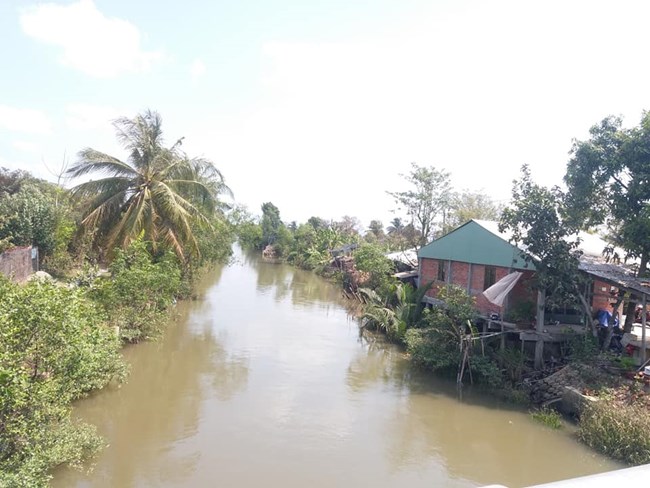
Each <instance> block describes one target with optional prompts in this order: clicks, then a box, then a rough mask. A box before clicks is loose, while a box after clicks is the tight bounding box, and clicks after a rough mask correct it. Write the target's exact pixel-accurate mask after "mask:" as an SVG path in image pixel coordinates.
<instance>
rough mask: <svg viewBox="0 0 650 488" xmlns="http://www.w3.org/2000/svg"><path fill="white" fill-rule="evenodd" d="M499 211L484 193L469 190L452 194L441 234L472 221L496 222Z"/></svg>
mask: <svg viewBox="0 0 650 488" xmlns="http://www.w3.org/2000/svg"><path fill="white" fill-rule="evenodd" d="M501 210H502V209H501V207H500V206H499V205H498V204H497V203H495V202H494V201H493V200H492V199H491V198H490V197H489V196H488V195H486V194H484V193H480V192H472V191H469V190H465V191H463V192H461V193H453V194H452V195H451V198H450V209H449V216H448V218H447V222H446V228H445V229H443V232H445V233H446V232H449V231H451V230H453V229H455V228H456V227H459V226H460V225H462V224H464V223H465V222H468V221H470V220H472V219H480V220H497V219H498V218H499V215H500V214H501Z"/></svg>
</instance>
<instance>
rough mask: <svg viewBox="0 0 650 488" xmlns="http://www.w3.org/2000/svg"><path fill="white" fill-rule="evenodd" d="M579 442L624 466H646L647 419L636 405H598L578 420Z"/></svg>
mask: <svg viewBox="0 0 650 488" xmlns="http://www.w3.org/2000/svg"><path fill="white" fill-rule="evenodd" d="M578 436H579V437H580V439H581V440H582V441H583V442H584V443H585V444H587V445H588V446H590V447H592V448H593V449H595V450H597V451H600V452H602V453H603V454H606V455H608V456H610V457H612V458H614V459H618V460H620V461H623V462H626V463H628V464H632V465H636V464H646V463H650V415H649V414H648V412H647V411H646V410H645V409H644V408H642V406H641V405H639V404H628V405H625V404H622V403H620V402H611V401H601V402H598V403H596V404H593V405H591V406H590V407H588V408H587V409H586V410H585V411H584V412H583V414H582V417H581V418H580V430H579V431H578Z"/></svg>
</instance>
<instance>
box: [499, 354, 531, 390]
mask: <svg viewBox="0 0 650 488" xmlns="http://www.w3.org/2000/svg"><path fill="white" fill-rule="evenodd" d="M494 359H495V360H496V362H497V363H498V364H499V365H500V366H501V368H502V371H503V373H502V374H503V376H504V379H506V380H507V381H509V382H510V384H516V383H517V382H519V381H521V378H522V375H523V373H524V370H525V364H526V363H525V360H526V356H525V355H524V354H523V353H522V352H521V350H520V349H518V348H514V347H505V348H504V349H503V351H502V350H500V349H499V350H498V351H495V353H494Z"/></svg>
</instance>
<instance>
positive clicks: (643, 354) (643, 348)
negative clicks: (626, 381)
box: [641, 293, 646, 364]
mask: <svg viewBox="0 0 650 488" xmlns="http://www.w3.org/2000/svg"><path fill="white" fill-rule="evenodd" d="M645 307H646V296H645V293H644V294H643V312H642V313H641V364H645V362H646V342H645V325H646V317H645V313H646V312H645Z"/></svg>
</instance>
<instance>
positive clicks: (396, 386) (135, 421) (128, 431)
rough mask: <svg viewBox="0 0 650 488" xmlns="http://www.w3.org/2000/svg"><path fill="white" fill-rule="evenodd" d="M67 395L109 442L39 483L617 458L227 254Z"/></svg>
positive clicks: (423, 474)
mask: <svg viewBox="0 0 650 488" xmlns="http://www.w3.org/2000/svg"><path fill="white" fill-rule="evenodd" d="M124 355H125V357H126V360H127V361H128V362H129V363H130V365H131V375H130V377H129V380H128V383H126V384H125V385H123V386H121V387H119V388H107V389H105V390H103V391H101V392H99V393H97V394H94V395H92V396H91V397H90V398H87V399H85V400H82V401H80V402H78V403H77V405H76V407H75V415H76V416H78V417H79V418H81V419H83V420H85V421H88V422H90V423H92V424H95V425H96V426H97V427H98V429H99V432H100V433H101V434H102V435H103V436H105V438H106V440H107V442H108V444H109V446H108V447H107V448H106V449H105V450H104V451H102V453H101V454H100V456H99V457H98V459H97V460H96V464H95V467H94V470H93V471H92V472H90V473H85V472H78V471H73V470H69V469H64V470H58V471H57V472H56V473H55V478H54V480H53V483H52V486H54V487H60V488H63V487H66V488H67V487H119V488H123V487H124V488H127V487H172V486H173V487H178V486H184V487H207V486H220V487H259V486H263V487H272V488H274V487H282V488H293V487H300V488H303V487H348V486H349V487H359V486H372V487H397V486H409V488H417V487H473V486H480V485H485V484H491V483H502V484H505V485H508V486H509V487H513V488H514V487H519V486H526V485H531V484H537V483H542V482H549V481H554V480H558V479H564V478H570V477H575V476H580V475H585V474H591V473H597V472H601V471H606V470H610V469H614V468H617V467H619V466H618V465H617V464H615V463H613V462H612V461H609V460H607V459H605V458H603V457H601V456H599V455H597V454H595V453H593V452H592V451H591V450H589V449H587V448H586V447H584V446H582V445H581V444H580V443H578V442H577V441H576V440H575V439H574V437H573V436H572V434H571V433H570V432H569V431H570V429H569V428H566V427H565V428H564V429H563V430H561V431H554V430H551V429H549V428H547V427H545V426H543V425H541V424H539V423H537V422H535V421H534V420H532V419H531V418H530V416H529V415H528V414H527V413H526V412H524V411H522V410H521V409H518V408H515V407H512V406H509V405H506V404H503V403H499V402H498V401H497V400H494V399H491V398H490V397H489V396H485V395H481V394H479V393H478V392H477V393H474V392H472V391H471V390H466V391H465V392H464V395H463V398H462V401H460V400H459V398H458V395H457V392H456V389H455V387H454V385H453V384H451V383H450V382H446V381H443V380H440V379H439V378H436V377H435V376H432V375H430V374H427V373H423V372H421V371H418V370H417V369H416V368H414V367H412V366H411V364H410V363H409V362H408V360H407V359H406V358H405V357H404V354H403V353H402V351H401V350H400V349H399V348H397V347H394V346H391V345H387V344H385V343H383V341H382V340H381V338H373V337H372V336H370V337H369V338H360V337H359V332H358V326H357V324H356V322H355V321H354V320H352V319H350V318H349V315H348V313H347V309H346V304H345V302H344V301H343V299H342V298H341V296H340V291H339V290H338V288H337V287H336V286H334V285H332V284H330V283H328V282H326V281H324V280H323V279H321V278H319V277H318V276H316V275H314V274H313V273H309V272H305V271H301V270H297V269H294V268H292V267H290V266H288V265H283V264H273V263H268V262H264V261H262V260H260V259H258V258H257V257H254V256H249V255H245V254H241V253H236V256H235V259H234V262H233V264H231V265H229V266H225V267H223V268H219V269H216V270H214V271H213V272H211V273H210V274H208V275H206V276H205V277H204V278H203V279H202V281H201V283H200V284H199V286H198V288H197V298H196V299H195V300H188V301H184V302H182V303H179V305H178V307H177V309H176V313H175V317H174V320H172V323H171V324H170V326H169V328H168V329H167V331H166V334H165V337H164V338H163V339H161V340H159V341H157V342H150V343H144V344H139V345H136V346H132V347H128V348H126V349H125V351H124Z"/></svg>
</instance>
